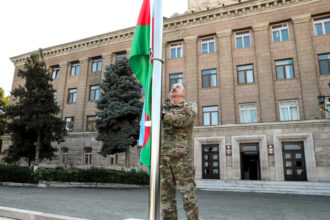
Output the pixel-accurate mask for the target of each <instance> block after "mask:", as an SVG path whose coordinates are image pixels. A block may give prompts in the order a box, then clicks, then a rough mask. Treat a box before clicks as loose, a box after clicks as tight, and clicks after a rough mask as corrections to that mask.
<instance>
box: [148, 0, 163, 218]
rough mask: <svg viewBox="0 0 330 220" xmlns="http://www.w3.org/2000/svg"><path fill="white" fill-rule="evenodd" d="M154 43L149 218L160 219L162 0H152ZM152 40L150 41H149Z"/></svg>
mask: <svg viewBox="0 0 330 220" xmlns="http://www.w3.org/2000/svg"><path fill="white" fill-rule="evenodd" d="M152 8H153V10H154V13H153V15H154V20H153V21H152V22H154V23H153V24H152V25H153V27H154V32H153V33H154V34H153V36H154V40H153V42H154V45H153V49H154V51H153V62H154V67H153V76H152V112H151V161H150V162H151V163H150V191H149V197H150V198H149V220H159V219H160V178H159V177H160V173H159V157H160V156H159V155H160V118H161V104H162V103H161V98H162V97H161V95H162V94H161V91H162V62H163V61H162V41H163V14H162V0H154V5H153V7H152ZM151 42H152V41H151Z"/></svg>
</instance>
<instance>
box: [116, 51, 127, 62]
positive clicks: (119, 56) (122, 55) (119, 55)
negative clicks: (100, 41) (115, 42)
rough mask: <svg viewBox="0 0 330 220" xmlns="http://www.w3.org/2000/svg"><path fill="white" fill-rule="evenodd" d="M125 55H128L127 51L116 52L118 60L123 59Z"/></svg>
mask: <svg viewBox="0 0 330 220" xmlns="http://www.w3.org/2000/svg"><path fill="white" fill-rule="evenodd" d="M124 57H126V52H119V53H116V60H120V59H122V58H124Z"/></svg>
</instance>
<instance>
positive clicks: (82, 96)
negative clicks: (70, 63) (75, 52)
mask: <svg viewBox="0 0 330 220" xmlns="http://www.w3.org/2000/svg"><path fill="white" fill-rule="evenodd" d="M79 62H80V70H79V76H78V77H79V78H78V83H77V103H76V111H75V116H74V128H73V129H74V131H84V130H85V129H84V124H85V121H86V119H85V116H84V115H85V103H86V99H87V98H86V97H87V95H88V93H89V88H87V78H88V70H89V65H88V58H83V59H80V60H79Z"/></svg>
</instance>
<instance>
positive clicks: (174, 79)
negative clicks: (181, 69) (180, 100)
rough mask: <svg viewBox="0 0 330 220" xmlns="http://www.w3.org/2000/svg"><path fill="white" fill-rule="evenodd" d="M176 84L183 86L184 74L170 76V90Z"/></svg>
mask: <svg viewBox="0 0 330 220" xmlns="http://www.w3.org/2000/svg"><path fill="white" fill-rule="evenodd" d="M174 84H181V85H182V84H183V76H182V73H178V74H170V90H171V88H172V86H173V85H174Z"/></svg>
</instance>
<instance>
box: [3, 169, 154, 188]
mask: <svg viewBox="0 0 330 220" xmlns="http://www.w3.org/2000/svg"><path fill="white" fill-rule="evenodd" d="M39 181H58V182H88V183H90V182H98V183H126V184H143V185H147V184H149V176H148V174H147V173H146V172H142V171H139V172H136V171H135V170H132V171H128V172H126V171H118V170H109V169H105V168H90V169H77V168H71V169H63V168H56V169H53V168H39V169H38V170H37V171H36V172H35V173H33V170H32V169H31V168H28V167H19V166H0V182H19V183H37V182H39Z"/></svg>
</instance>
